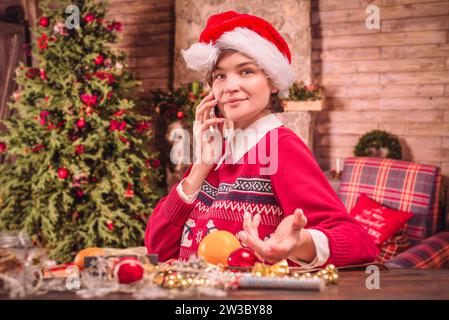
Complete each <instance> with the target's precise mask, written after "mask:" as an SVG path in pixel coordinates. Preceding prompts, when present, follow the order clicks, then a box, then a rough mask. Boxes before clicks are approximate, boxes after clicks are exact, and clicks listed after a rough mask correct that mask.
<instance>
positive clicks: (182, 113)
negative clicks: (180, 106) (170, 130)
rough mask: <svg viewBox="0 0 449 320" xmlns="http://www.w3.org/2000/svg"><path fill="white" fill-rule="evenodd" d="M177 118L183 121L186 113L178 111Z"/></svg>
mask: <svg viewBox="0 0 449 320" xmlns="http://www.w3.org/2000/svg"><path fill="white" fill-rule="evenodd" d="M176 117H177V118H178V119H183V118H184V112H182V111H178V113H176Z"/></svg>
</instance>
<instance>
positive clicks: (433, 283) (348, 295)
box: [0, 269, 449, 300]
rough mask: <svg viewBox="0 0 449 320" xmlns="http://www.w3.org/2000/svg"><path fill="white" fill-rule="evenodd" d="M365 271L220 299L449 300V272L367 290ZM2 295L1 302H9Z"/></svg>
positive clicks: (401, 277) (387, 277)
mask: <svg viewBox="0 0 449 320" xmlns="http://www.w3.org/2000/svg"><path fill="white" fill-rule="evenodd" d="M369 275H370V274H367V273H365V271H361V270H360V271H340V280H339V283H338V285H333V286H328V287H327V288H326V289H325V290H324V291H322V292H315V291H287V290H236V291H230V292H229V294H228V295H227V296H226V297H224V298H220V300H303V299H304V300H342V299H345V300H346V299H349V300H360V299H363V300H377V299H380V300H390V299H399V300H409V299H424V300H427V299H432V300H449V269H436V270H415V269H395V270H382V271H380V289H367V288H366V280H367V277H368V276H369ZM7 298H8V297H6V296H0V299H7ZM32 299H55V300H61V299H63V300H66V299H70V300H71V299H81V298H80V297H79V296H78V295H76V294H75V293H73V292H62V293H61V292H49V293H47V294H45V295H42V296H35V297H32ZM102 299H107V300H109V299H112V300H116V299H119V300H127V299H132V297H131V296H129V295H127V294H111V295H108V296H106V297H104V298H102ZM192 299H195V300H203V299H204V300H211V299H212V300H213V299H214V298H213V297H209V296H200V297H192Z"/></svg>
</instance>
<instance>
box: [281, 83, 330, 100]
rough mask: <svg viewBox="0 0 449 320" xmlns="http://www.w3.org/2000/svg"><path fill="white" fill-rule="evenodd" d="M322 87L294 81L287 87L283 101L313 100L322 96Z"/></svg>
mask: <svg viewBox="0 0 449 320" xmlns="http://www.w3.org/2000/svg"><path fill="white" fill-rule="evenodd" d="M321 92H322V88H321V87H319V86H316V85H304V83H303V82H300V83H297V82H294V83H293V84H292V86H291V87H290V89H289V95H288V98H285V99H284V100H285V101H309V100H310V101H314V100H320V99H321V98H322V94H321Z"/></svg>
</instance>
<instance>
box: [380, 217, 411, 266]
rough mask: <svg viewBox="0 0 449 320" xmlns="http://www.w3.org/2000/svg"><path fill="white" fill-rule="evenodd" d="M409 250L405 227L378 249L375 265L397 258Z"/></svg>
mask: <svg viewBox="0 0 449 320" xmlns="http://www.w3.org/2000/svg"><path fill="white" fill-rule="evenodd" d="M408 248H410V241H409V240H408V236H407V225H405V226H404V227H402V228H401V230H399V231H398V232H396V234H394V235H393V236H392V237H391V238H390V239H388V240H387V241H385V243H384V244H383V245H382V247H381V248H380V252H379V255H378V256H377V258H376V262H377V263H384V262H386V261H387V260H389V259H391V258H393V257H395V256H397V255H398V254H399V253H401V252H404V251H405V250H407V249H408Z"/></svg>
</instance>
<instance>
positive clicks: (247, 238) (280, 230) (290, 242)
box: [238, 209, 307, 263]
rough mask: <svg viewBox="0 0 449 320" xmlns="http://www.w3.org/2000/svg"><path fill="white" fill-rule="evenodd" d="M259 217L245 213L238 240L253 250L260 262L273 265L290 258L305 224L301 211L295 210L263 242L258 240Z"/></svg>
mask: <svg viewBox="0 0 449 320" xmlns="http://www.w3.org/2000/svg"><path fill="white" fill-rule="evenodd" d="M259 224H260V215H259V214H256V215H255V216H254V218H253V219H252V218H251V214H249V213H245V216H244V220H243V231H240V232H239V233H238V236H239V238H240V240H241V241H242V242H243V243H244V244H245V245H247V246H248V247H249V248H250V249H252V250H254V252H255V254H256V255H257V257H258V258H259V259H260V260H262V261H268V262H270V263H275V262H278V261H280V260H283V259H287V258H288V257H290V256H291V254H292V252H293V250H294V249H295V248H297V247H298V246H299V245H300V243H299V242H300V239H301V237H300V233H301V232H303V230H302V229H303V228H304V227H305V225H306V224H307V218H306V216H305V215H304V212H303V211H302V209H296V210H295V212H294V213H293V214H292V215H289V216H288V217H286V218H285V219H284V220H282V221H281V223H280V224H279V225H278V226H277V228H276V231H275V232H274V233H273V234H272V236H271V237H270V238H269V239H267V240H266V241H263V240H261V239H260V238H259V231H258V228H259Z"/></svg>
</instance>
